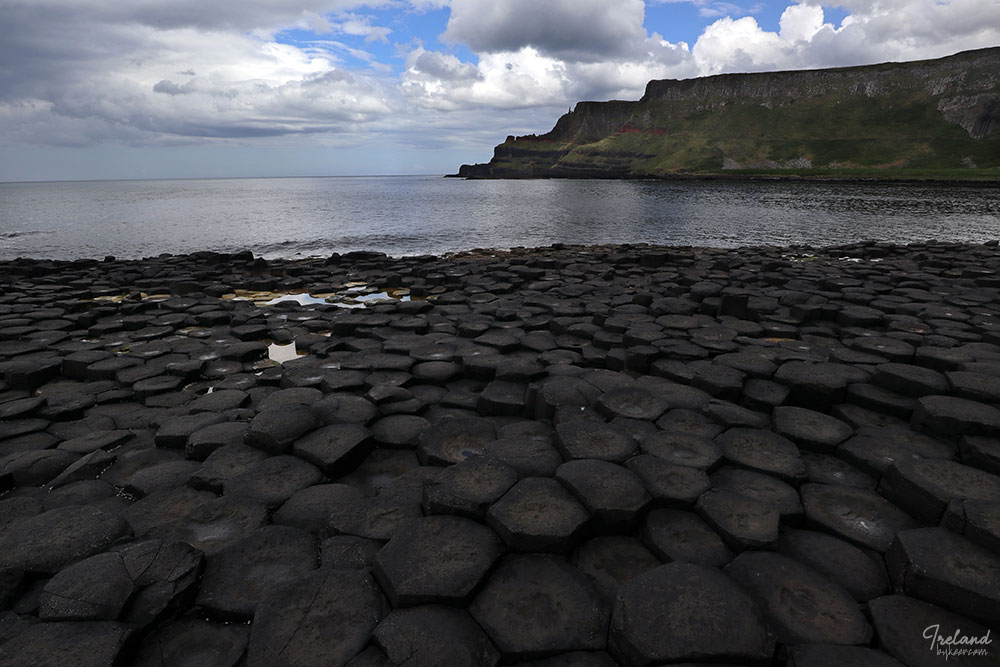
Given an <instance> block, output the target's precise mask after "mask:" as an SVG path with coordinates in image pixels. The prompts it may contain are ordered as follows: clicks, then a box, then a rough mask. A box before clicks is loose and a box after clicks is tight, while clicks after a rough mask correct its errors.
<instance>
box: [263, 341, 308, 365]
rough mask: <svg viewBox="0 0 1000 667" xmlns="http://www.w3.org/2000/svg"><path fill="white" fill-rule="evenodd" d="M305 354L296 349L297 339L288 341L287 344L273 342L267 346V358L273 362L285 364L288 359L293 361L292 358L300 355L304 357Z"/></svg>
mask: <svg viewBox="0 0 1000 667" xmlns="http://www.w3.org/2000/svg"><path fill="white" fill-rule="evenodd" d="M304 356H306V355H305V354H299V352H298V351H297V350H296V349H295V341H292V342H291V343H288V344H287V345H280V344H278V343H271V344H270V345H268V346H267V358H268V359H270V360H271V361H273V362H276V363H279V364H283V363H285V362H286V361H291V360H292V359H298V358H299V357H304Z"/></svg>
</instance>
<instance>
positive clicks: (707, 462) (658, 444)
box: [640, 420, 722, 470]
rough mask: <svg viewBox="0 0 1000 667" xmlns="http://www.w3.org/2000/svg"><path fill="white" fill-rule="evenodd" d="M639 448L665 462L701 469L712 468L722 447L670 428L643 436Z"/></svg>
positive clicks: (706, 439)
mask: <svg viewBox="0 0 1000 667" xmlns="http://www.w3.org/2000/svg"><path fill="white" fill-rule="evenodd" d="M661 421H662V420H661ZM640 449H641V450H642V452H643V454H651V455H653V456H656V457H658V458H660V459H662V460H664V461H666V462H667V463H673V464H675V465H682V466H689V467H692V468H699V469H702V470H712V469H713V468H715V467H717V466H718V465H719V462H720V461H721V460H722V449H721V448H720V447H719V446H718V445H717V444H716V443H715V442H713V441H712V440H710V439H709V438H707V437H703V436H701V435H695V434H688V433H678V432H674V431H672V430H665V431H659V432H657V433H654V434H653V435H650V436H648V437H646V438H643V440H642V445H641V446H640Z"/></svg>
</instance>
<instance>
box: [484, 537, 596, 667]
mask: <svg viewBox="0 0 1000 667" xmlns="http://www.w3.org/2000/svg"><path fill="white" fill-rule="evenodd" d="M469 613H470V614H471V615H472V616H473V618H475V620H476V621H477V622H478V623H479V625H480V626H481V627H482V628H483V630H485V631H486V634H487V635H489V637H490V639H491V640H492V641H493V644H494V645H495V646H496V647H497V648H498V649H500V651H501V652H502V653H503V654H504V655H505V656H508V657H510V658H514V659H518V658H520V659H530V658H540V657H544V656H547V655H553V654H556V653H561V652H565V651H579V650H585V651H586V650H590V651H597V650H603V649H604V648H606V645H607V628H608V613H609V609H608V606H607V603H606V602H604V601H603V600H602V599H601V596H600V595H599V594H598V592H597V590H596V589H595V588H594V586H593V584H591V583H590V581H589V580H588V579H587V578H586V577H585V576H584V575H583V574H582V573H581V572H580V571H579V570H577V569H576V568H574V567H572V566H571V565H569V564H568V563H567V562H566V561H565V560H563V559H562V558H559V557H556V556H542V555H534V554H532V555H514V556H508V557H506V558H504V559H503V560H502V561H500V564H499V565H498V566H497V568H496V569H495V570H494V571H493V573H492V574H491V575H490V578H489V579H488V580H487V581H486V583H485V584H484V585H483V588H482V590H481V591H480V592H479V594H478V595H477V596H476V598H475V599H474V600H473V601H472V603H471V604H470V605H469Z"/></svg>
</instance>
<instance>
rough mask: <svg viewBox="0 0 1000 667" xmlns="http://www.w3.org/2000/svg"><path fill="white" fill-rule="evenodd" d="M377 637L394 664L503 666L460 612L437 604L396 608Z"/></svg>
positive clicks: (483, 636) (476, 629) (474, 627)
mask: <svg viewBox="0 0 1000 667" xmlns="http://www.w3.org/2000/svg"><path fill="white" fill-rule="evenodd" d="M374 634H375V641H376V642H377V643H378V645H379V646H380V647H381V648H382V650H383V651H385V654H386V655H387V656H388V658H389V660H391V661H392V663H393V664H398V665H403V664H407V663H411V664H414V665H426V667H496V665H498V664H499V663H500V652H499V651H497V649H496V647H495V646H493V643H492V642H490V640H489V638H488V637H487V636H486V634H485V633H484V632H483V630H482V628H480V627H479V626H478V625H477V624H476V622H475V621H473V620H472V618H470V617H469V614H468V613H466V612H465V611H463V610H461V609H454V608H451V607H443V606H436V605H430V606H422V607H413V608H410V609H396V610H395V611H392V612H390V613H389V615H388V616H386V617H385V618H384V619H383V620H382V622H381V623H379V625H378V627H377V628H375V633H374ZM441 637H447V641H446V642H444V641H441Z"/></svg>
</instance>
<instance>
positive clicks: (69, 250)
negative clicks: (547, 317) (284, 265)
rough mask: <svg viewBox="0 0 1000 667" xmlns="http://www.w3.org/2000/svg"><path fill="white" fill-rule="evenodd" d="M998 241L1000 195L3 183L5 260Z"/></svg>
mask: <svg viewBox="0 0 1000 667" xmlns="http://www.w3.org/2000/svg"><path fill="white" fill-rule="evenodd" d="M995 239H1000V188H997V187H976V186H965V185H924V184H905V183H830V182H790V181H743V182H740V181H642V180H638V181H615V180H558V179H556V180H495V181H492V180H490V181H486V180H484V181H467V180H460V179H454V178H443V177H441V176H372V177H331V178H244V179H198V180H194V179H192V180H127V181H74V182H51V183H0V259H13V258H17V257H32V258H46V259H79V258H103V257H105V256H107V255H113V256H115V257H119V258H131V259H137V258H142V257H150V256H157V255H161V254H164V253H169V254H182V253H189V252H194V251H199V250H214V251H219V252H237V251H240V250H251V251H252V252H253V253H254V254H255V255H256V256H262V257H265V258H279V257H280V258H296V257H315V256H327V255H330V254H331V253H335V252H339V253H343V252H348V251H351V250H376V251H380V252H385V253H387V254H389V255H393V256H402V255H424V254H443V253H448V252H455V251H461V250H470V249H475V248H500V249H507V248H511V247H517V246H525V247H533V246H545V245H550V244H552V243H556V242H561V243H580V244H602V243H643V242H645V243H654V244H669V245H687V246H714V247H743V246H759V245H781V246H789V245H810V246H824V245H836V244H845V243H851V242H855V241H869V240H877V241H888V242H895V243H907V242H911V241H926V240H938V241H966V242H984V241H989V240H995Z"/></svg>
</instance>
